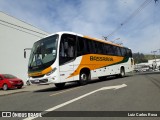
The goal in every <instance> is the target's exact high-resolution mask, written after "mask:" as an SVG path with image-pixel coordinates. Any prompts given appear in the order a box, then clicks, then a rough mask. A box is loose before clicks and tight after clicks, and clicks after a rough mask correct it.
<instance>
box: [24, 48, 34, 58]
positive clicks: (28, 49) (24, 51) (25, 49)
mask: <svg viewBox="0 0 160 120" xmlns="http://www.w3.org/2000/svg"><path fill="white" fill-rule="evenodd" d="M31 49H32V48H25V49H24V58H26V50H31Z"/></svg>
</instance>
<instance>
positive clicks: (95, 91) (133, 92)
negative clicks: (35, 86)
mask: <svg viewBox="0 0 160 120" xmlns="http://www.w3.org/2000/svg"><path fill="white" fill-rule="evenodd" d="M45 110H47V111H61V112H58V113H57V114H58V115H59V116H61V115H63V117H52V118H51V117H43V118H36V120H38V119H41V120H44V119H46V120H48V119H52V120H53V119H55V120H59V119H60V120H61V119H64V120H66V119H67V120H72V119H73V120H75V119H78V120H81V119H87V120H88V119H90V120H94V119H96V120H97V119H100V120H101V119H103V120H106V119H115V120H117V119H118V120H119V119H120V120H125V119H127V120H132V119H136V120H137V119H140V120H141V119H142V120H154V119H156V120H159V118H160V117H159V118H157V117H145V116H143V117H140V116H139V117H136V118H135V117H130V116H129V117H123V113H122V114H118V112H107V111H128V113H127V114H130V111H135V112H136V111H142V112H143V111H149V112H150V111H160V72H156V73H143V74H136V75H133V76H127V77H124V78H114V77H113V78H107V79H106V80H104V81H100V80H92V81H91V82H90V83H89V84H87V85H85V86H78V85H77V84H76V83H72V84H68V85H66V86H65V88H64V89H62V90H59V89H57V88H55V87H52V88H49V89H43V90H38V91H34V92H23V93H17V94H11V95H7V96H0V111H19V112H20V111H32V112H33V111H45ZM66 111H73V112H69V113H67V112H66ZM75 111H77V112H75ZM93 111H94V112H93ZM99 111H102V112H99ZM125 113H126V112H125ZM159 113H160V112H159ZM51 114H55V113H51ZM51 114H50V112H49V113H48V114H46V115H48V116H50V115H51ZM65 114H70V115H71V117H66V116H65ZM74 114H76V115H75V116H74ZM105 114H111V115H112V117H102V116H103V115H105ZM115 114H116V115H117V117H116V115H115ZM138 114H139V112H138ZM153 114H155V115H156V112H154V113H153ZM87 115H88V116H87ZM101 115H102V116H101ZM114 115H115V116H114ZM121 115H122V117H120V116H121ZM144 115H145V114H144ZM82 116H83V117H82ZM85 116H87V117H85ZM113 116H114V117H113ZM8 119H11V118H8ZM12 119H17V118H12ZM18 119H23V118H18Z"/></svg>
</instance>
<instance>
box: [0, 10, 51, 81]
mask: <svg viewBox="0 0 160 120" xmlns="http://www.w3.org/2000/svg"><path fill="white" fill-rule="evenodd" d="M46 35H48V33H46V32H44V31H42V30H40V29H38V28H36V27H33V26H32V25H30V24H27V23H25V22H23V21H20V20H18V19H16V18H14V17H11V16H9V15H7V14H4V13H2V12H0V74H1V73H9V74H13V75H15V76H17V77H19V78H21V79H23V80H24V81H26V78H27V66H28V59H29V53H30V51H27V58H26V59H24V54H23V53H24V48H31V47H32V45H33V43H34V42H35V41H37V40H39V39H41V38H43V37H45V36H46Z"/></svg>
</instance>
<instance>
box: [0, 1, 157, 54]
mask: <svg viewBox="0 0 160 120" xmlns="http://www.w3.org/2000/svg"><path fill="white" fill-rule="evenodd" d="M144 1H145V0H143V1H139V0H114V1H113V0H67V1H66V0H34V1H33V0H26V1H22V0H14V1H13V0H1V1H0V10H1V11H3V12H5V13H8V14H10V15H12V16H15V17H16V18H19V19H21V20H23V21H26V22H27V23H30V24H32V25H34V26H36V27H38V28H40V29H42V30H44V31H47V32H49V33H54V32H57V31H73V32H77V33H81V34H84V35H89V36H93V37H98V38H102V36H107V35H108V34H110V33H111V32H112V31H114V30H115V29H116V28H117V27H119V26H120V25H121V24H122V23H123V22H124V21H125V20H126V19H127V18H128V17H129V16H130V15H131V14H132V13H133V12H134V11H135V10H136V9H138V8H139V6H140V5H141V4H142V3H143V2H144ZM159 5H160V4H157V5H155V3H154V1H151V3H149V4H148V5H147V6H146V7H145V8H143V7H142V8H141V9H142V11H141V12H138V13H137V14H136V15H135V16H133V18H131V19H128V21H127V22H124V23H123V26H122V27H121V28H120V29H118V31H117V32H116V33H115V34H114V35H113V36H110V37H109V39H110V40H114V39H116V38H120V40H118V41H117V42H123V44H124V45H125V46H127V47H130V48H131V49H133V51H134V52H144V53H150V51H151V50H154V49H159V46H158V44H159V41H158V39H159V38H160V35H159V33H160V30H159V29H160V22H159V21H160V16H158V14H159V13H158V12H159V9H160V7H159ZM151 40H152V41H151ZM146 47H147V48H146Z"/></svg>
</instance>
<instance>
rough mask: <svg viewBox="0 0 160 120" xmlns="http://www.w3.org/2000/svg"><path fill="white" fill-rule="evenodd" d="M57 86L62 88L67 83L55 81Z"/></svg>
mask: <svg viewBox="0 0 160 120" xmlns="http://www.w3.org/2000/svg"><path fill="white" fill-rule="evenodd" d="M55 86H56V87H57V88H60V89H62V88H63V87H64V86H65V83H55Z"/></svg>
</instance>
